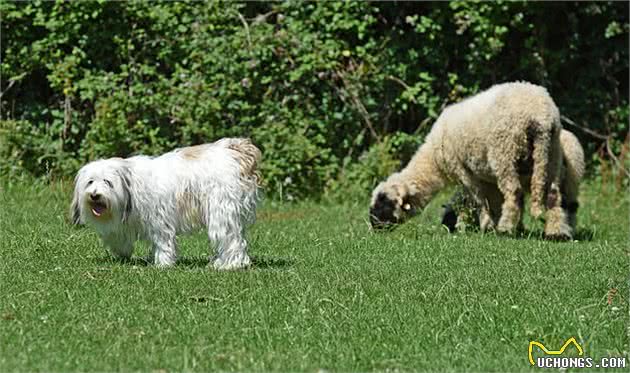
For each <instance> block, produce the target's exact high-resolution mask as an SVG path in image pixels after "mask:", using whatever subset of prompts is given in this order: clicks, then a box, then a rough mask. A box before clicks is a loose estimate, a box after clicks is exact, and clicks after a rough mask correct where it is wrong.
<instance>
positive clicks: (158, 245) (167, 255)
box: [152, 230, 177, 267]
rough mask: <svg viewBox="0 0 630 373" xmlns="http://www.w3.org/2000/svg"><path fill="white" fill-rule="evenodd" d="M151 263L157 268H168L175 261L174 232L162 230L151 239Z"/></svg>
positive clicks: (175, 245) (175, 243)
mask: <svg viewBox="0 0 630 373" xmlns="http://www.w3.org/2000/svg"><path fill="white" fill-rule="evenodd" d="M152 242H153V263H154V264H155V265H156V266H158V267H169V266H172V265H174V264H175V262H176V261H177V242H176V240H175V231H171V230H163V231H161V232H157V233H156V234H154V235H153V237H152Z"/></svg>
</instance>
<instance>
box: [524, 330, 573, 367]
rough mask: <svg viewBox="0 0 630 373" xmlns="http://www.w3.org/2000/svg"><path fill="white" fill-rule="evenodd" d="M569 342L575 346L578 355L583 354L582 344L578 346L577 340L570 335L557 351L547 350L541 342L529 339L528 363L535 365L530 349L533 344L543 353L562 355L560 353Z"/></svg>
mask: <svg viewBox="0 0 630 373" xmlns="http://www.w3.org/2000/svg"><path fill="white" fill-rule="evenodd" d="M571 343H573V345H574V346H575V347H576V348H577V350H578V355H580V356H582V355H584V350H582V346H580V344H579V343H577V341H576V340H575V337H571V338H569V339H567V341H566V342H564V344H563V345H562V347H561V348H560V349H559V350H558V351H549V350H547V347H545V346H544V345H543V344H542V343H540V342H536V341H531V342H529V349H528V354H529V363H530V364H531V365H536V364H535V363H534V358H533V357H532V349H533V348H534V346H538V347H540V349H541V350H543V352H544V353H545V354H547V355H562V353H564V350H566V348H567V347H568V346H569V345H570V344H571Z"/></svg>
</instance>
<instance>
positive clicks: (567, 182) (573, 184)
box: [561, 160, 580, 231]
mask: <svg viewBox="0 0 630 373" xmlns="http://www.w3.org/2000/svg"><path fill="white" fill-rule="evenodd" d="M565 161H566V160H565ZM565 168H567V171H566V174H565V177H564V180H563V181H562V186H561V193H562V207H563V208H564V209H565V211H566V214H567V215H568V216H567V220H568V222H569V226H570V227H571V229H572V230H573V231H575V229H576V227H577V210H578V207H579V206H580V204H579V203H578V195H579V187H580V181H579V179H578V178H577V176H576V175H575V174H574V173H573V172H572V171H571V170H568V166H565Z"/></svg>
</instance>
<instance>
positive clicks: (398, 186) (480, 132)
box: [370, 82, 572, 239]
mask: <svg viewBox="0 0 630 373" xmlns="http://www.w3.org/2000/svg"><path fill="white" fill-rule="evenodd" d="M561 129H562V126H561V124H560V113H559V111H558V108H557V107H556V105H555V104H554V102H553V100H552V99H551V97H550V96H549V93H548V92H547V90H546V89H545V88H543V87H540V86H536V85H533V84H530V83H526V82H514V83H504V84H499V85H495V86H493V87H491V88H490V89H488V90H486V91H484V92H481V93H479V94H477V95H475V96H472V97H470V98H468V99H465V100H464V101H462V102H459V103H457V104H454V105H451V106H449V107H447V108H446V109H445V110H444V111H443V112H442V113H441V114H440V116H439V117H438V119H437V121H436V122H435V124H434V125H433V128H432V129H431V131H430V132H429V134H428V135H427V137H426V139H425V143H424V144H423V145H422V146H420V148H419V149H418V151H417V152H416V154H415V155H414V157H413V158H412V159H411V161H410V162H409V164H408V165H407V166H406V167H405V168H404V169H403V170H402V171H400V172H397V173H394V174H393V175H391V176H390V177H389V178H388V179H387V180H386V181H384V182H382V183H381V184H379V185H378V186H377V187H376V189H375V190H374V192H373V194H372V203H371V208H370V219H371V222H372V225H373V226H375V227H378V226H382V225H386V224H391V223H400V222H402V221H404V220H405V218H406V217H407V216H408V215H411V214H413V213H414V212H415V211H416V210H417V209H421V208H423V207H424V206H425V205H426V204H427V203H428V202H429V201H430V200H431V198H432V197H433V196H434V195H435V193H436V192H437V191H438V190H440V189H442V188H443V187H444V186H445V185H447V184H451V183H458V184H461V185H463V186H464V187H465V188H466V189H468V190H469V191H470V193H471V196H472V198H473V199H474V201H475V202H476V203H477V204H478V205H480V206H481V212H480V225H481V228H482V229H484V230H487V229H496V230H497V231H498V232H502V233H513V232H514V231H515V228H516V227H517V226H518V224H519V223H520V221H521V219H522V209H523V197H524V192H525V188H524V185H526V184H527V181H530V183H529V185H530V190H531V198H530V201H531V206H530V212H531V214H532V215H533V216H534V217H539V216H540V215H541V214H542V213H543V212H544V211H545V209H546V215H545V220H546V223H545V235H546V236H547V237H548V238H550V239H569V238H571V234H572V232H571V227H570V226H569V224H568V219H567V216H566V214H565V213H564V211H563V209H562V207H561V204H562V195H561V193H560V177H561V165H562V152H561V147H560V131H561ZM497 189H498V190H499V191H500V193H501V195H502V196H503V203H502V208H501V214H500V217H498V220H497V219H493V216H492V215H491V213H490V211H489V206H488V203H487V202H486V201H487V200H488V198H491V197H492V195H493V193H495V190H497Z"/></svg>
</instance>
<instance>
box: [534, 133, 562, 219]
mask: <svg viewBox="0 0 630 373" xmlns="http://www.w3.org/2000/svg"><path fill="white" fill-rule="evenodd" d="M528 130H529V132H530V133H529V135H530V136H532V138H533V150H532V160H533V170H532V179H531V214H532V216H533V217H535V218H538V217H539V216H541V215H542V213H543V211H544V210H545V202H546V200H547V199H548V198H547V197H548V196H547V194H548V193H550V192H551V191H550V190H549V187H550V186H551V184H552V181H559V180H556V179H559V177H560V172H561V167H562V148H561V145H560V130H561V127H560V125H559V122H558V124H557V125H556V124H555V123H554V125H553V126H552V127H551V129H550V130H542V129H541V126H535V125H534V126H530V127H529V128H528ZM554 184H555V185H559V182H556V183H554Z"/></svg>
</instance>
